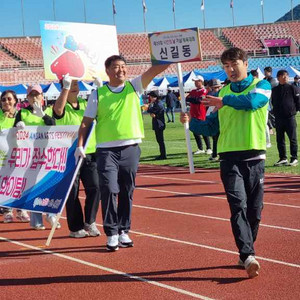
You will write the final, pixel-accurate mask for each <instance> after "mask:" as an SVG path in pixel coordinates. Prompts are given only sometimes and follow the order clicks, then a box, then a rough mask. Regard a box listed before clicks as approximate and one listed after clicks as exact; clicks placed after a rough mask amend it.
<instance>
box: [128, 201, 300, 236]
mask: <svg viewBox="0 0 300 300" xmlns="http://www.w3.org/2000/svg"><path fill="white" fill-rule="evenodd" d="M133 207H137V208H142V209H150V210H155V211H162V212H167V213H173V214H178V215H185V216H192V217H199V218H205V219H211V220H218V221H226V222H230V220H229V219H226V218H220V217H212V216H207V215H200V214H193V213H186V212H182V211H177V210H170V209H164V208H156V207H150V206H143V205H136V204H133ZM259 226H262V227H268V228H273V229H280V230H288V231H294V232H300V229H296V228H289V227H282V226H275V225H268V224H263V223H260V224H259Z"/></svg>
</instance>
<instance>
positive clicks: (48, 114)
mask: <svg viewBox="0 0 300 300" xmlns="http://www.w3.org/2000/svg"><path fill="white" fill-rule="evenodd" d="M27 99H28V103H29V105H28V106H27V107H26V108H22V109H21V110H19V111H18V113H17V115H16V119H15V123H14V126H15V127H17V129H24V128H25V127H26V126H52V125H55V119H54V118H53V117H52V108H51V107H47V108H46V107H45V106H44V97H43V90H42V87H41V86H40V85H39V84H36V85H32V86H29V87H28V88H27ZM46 221H47V222H49V223H50V225H51V226H53V224H54V222H55V215H54V214H47V216H46ZM30 226H31V227H32V228H33V229H36V230H44V229H45V226H44V224H43V214H42V213H38V212H31V213H30ZM60 227H61V226H60V224H59V223H57V228H60Z"/></svg>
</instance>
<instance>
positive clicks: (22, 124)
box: [16, 121, 26, 130]
mask: <svg viewBox="0 0 300 300" xmlns="http://www.w3.org/2000/svg"><path fill="white" fill-rule="evenodd" d="M25 127H26V125H25V123H24V122H23V121H19V122H18V123H17V124H16V128H17V130H23V129H25Z"/></svg>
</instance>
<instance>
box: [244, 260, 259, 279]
mask: <svg viewBox="0 0 300 300" xmlns="http://www.w3.org/2000/svg"><path fill="white" fill-rule="evenodd" d="M244 267H245V269H246V271H247V274H248V276H249V278H254V277H256V276H258V271H259V269H260V265H259V263H258V261H257V260H256V259H255V256H253V255H249V256H248V258H247V259H246V260H245V262H244Z"/></svg>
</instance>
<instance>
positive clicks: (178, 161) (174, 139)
mask: <svg viewBox="0 0 300 300" xmlns="http://www.w3.org/2000/svg"><path fill="white" fill-rule="evenodd" d="M143 119H144V126H145V139H144V140H143V143H142V144H141V149H142V155H141V160H140V162H141V164H155V165H168V166H176V167H178V166H181V167H188V158H187V148H186V142H185V135H184V127H183V125H182V124H181V123H180V121H179V114H178V113H177V114H176V121H175V123H167V128H166V129H165V131H164V137H165V144H166V149H167V156H168V159H166V160H159V161H155V160H154V158H155V157H156V156H158V155H159V148H158V144H157V142H156V140H155V134H154V131H153V130H152V129H151V117H150V116H149V115H148V114H144V115H143ZM297 123H298V131H297V133H298V143H300V134H299V126H300V115H299V114H298V115H297ZM274 131H275V130H274ZM190 136H191V143H192V150H193V152H194V151H196V150H197V146H196V142H195V139H194V137H193V134H192V133H191V132H190ZM203 143H204V142H203ZM271 143H272V147H271V148H268V149H267V160H266V172H268V173H290V174H298V175H299V174H300V167H299V165H298V166H295V167H290V166H285V167H273V164H274V163H275V162H276V161H277V160H278V151H277V146H276V137H275V135H271ZM286 145H287V147H286V148H287V153H288V157H289V140H288V137H286ZM211 146H212V140H211ZM299 148H300V147H299ZM299 154H300V153H299V149H298V157H299V158H300V155H299ZM208 158H209V155H206V154H200V155H199V154H198V155H194V156H193V159H194V166H195V168H210V169H211V168H215V169H216V168H219V163H218V162H211V161H209V160H208Z"/></svg>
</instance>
